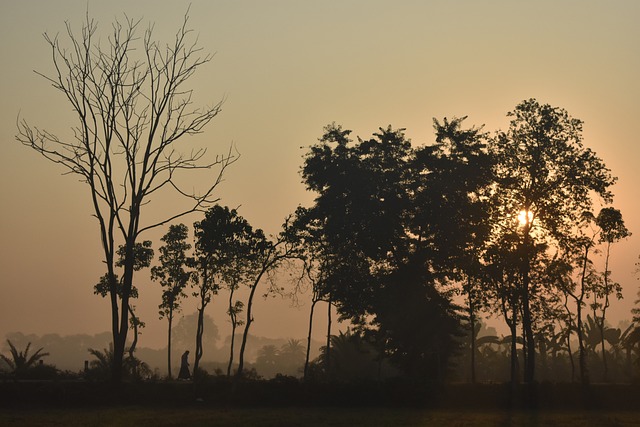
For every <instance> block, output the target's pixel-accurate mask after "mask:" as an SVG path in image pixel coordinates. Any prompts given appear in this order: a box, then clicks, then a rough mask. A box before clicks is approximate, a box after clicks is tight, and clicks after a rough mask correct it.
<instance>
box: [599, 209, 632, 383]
mask: <svg viewBox="0 0 640 427" xmlns="http://www.w3.org/2000/svg"><path fill="white" fill-rule="evenodd" d="M596 224H597V225H598V227H599V228H600V242H601V243H605V244H606V249H605V262H604V273H603V275H602V276H603V283H602V287H601V288H600V289H599V290H600V292H596V294H599V296H600V297H601V298H603V300H604V301H603V302H602V303H600V304H599V307H600V315H599V316H596V314H595V313H594V318H595V319H596V321H597V322H598V327H599V328H600V336H601V348H602V363H603V365H604V380H605V381H607V380H608V375H609V372H608V367H607V353H606V351H605V348H604V342H605V319H606V313H607V308H609V303H610V301H609V297H610V295H611V294H615V295H616V297H617V298H618V299H620V298H622V287H621V286H620V285H619V284H618V283H611V281H610V279H609V275H610V273H611V272H610V271H609V257H610V255H611V245H612V244H613V243H615V242H617V241H618V240H621V239H624V238H626V237H629V236H630V235H631V233H630V232H629V230H627V227H625V225H624V220H623V219H622V214H621V213H620V211H619V210H618V209H615V208H612V207H608V208H603V209H602V210H600V212H599V213H598V217H597V218H596Z"/></svg>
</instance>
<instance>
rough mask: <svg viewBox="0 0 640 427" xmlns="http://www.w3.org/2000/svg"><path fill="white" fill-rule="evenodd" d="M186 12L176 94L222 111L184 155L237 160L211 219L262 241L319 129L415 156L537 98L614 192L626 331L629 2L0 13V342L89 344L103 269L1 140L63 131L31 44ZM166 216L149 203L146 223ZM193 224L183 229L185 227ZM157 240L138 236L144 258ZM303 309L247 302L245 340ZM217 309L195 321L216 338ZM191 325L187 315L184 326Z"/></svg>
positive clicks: (47, 64) (80, 213)
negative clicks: (438, 123)
mask: <svg viewBox="0 0 640 427" xmlns="http://www.w3.org/2000/svg"><path fill="white" fill-rule="evenodd" d="M189 4H190V5H191V6H190V12H189V15H190V18H189V26H190V27H191V28H192V29H193V30H194V35H197V37H198V40H199V44H200V46H201V47H202V48H203V49H204V52H205V53H206V52H208V53H212V54H214V57H213V60H212V61H211V62H210V63H209V64H207V65H206V66H205V67H203V68H201V69H200V71H199V72H198V74H196V75H195V76H194V77H193V79H192V87H193V89H194V95H195V102H196V103H197V104H199V105H212V104H215V103H217V102H218V101H219V100H221V99H224V100H225V101H224V104H223V108H222V112H221V113H220V115H218V116H217V117H216V118H214V119H213V121H212V122H211V123H210V124H209V126H208V127H207V128H206V129H205V132H204V133H202V134H201V135H198V136H196V137H193V138H192V139H193V141H191V142H190V143H193V144H194V145H196V146H198V145H199V146H207V147H209V153H210V154H211V155H214V154H215V153H223V152H226V151H227V150H228V148H229V145H230V144H231V143H233V144H235V146H236V147H237V149H238V150H239V151H240V153H241V158H240V160H239V161H238V162H236V163H235V164H234V165H233V166H232V167H231V168H230V169H228V171H227V173H226V174H225V180H224V182H223V183H222V184H221V185H220V186H219V187H218V189H217V190H216V195H217V197H220V203H221V204H224V205H228V206H231V207H237V208H239V213H240V215H242V216H244V217H245V218H246V219H247V220H248V221H249V222H250V223H251V224H252V225H253V226H254V227H257V228H262V229H264V230H265V231H266V232H267V233H277V232H278V229H279V227H280V225H281V224H282V222H283V220H284V218H285V217H286V216H287V215H288V214H289V213H291V212H293V211H294V210H295V208H296V206H298V205H310V204H311V203H312V201H313V194H311V193H309V192H306V191H305V188H304V185H303V184H302V182H301V177H300V173H299V172H300V167H301V165H302V159H303V155H304V153H305V147H308V146H310V145H312V144H314V143H316V142H317V140H318V138H319V137H320V136H321V134H322V129H323V127H324V126H325V125H327V124H329V123H332V122H336V123H338V124H341V125H342V126H343V127H345V128H347V129H352V130H353V134H354V135H359V136H361V137H363V138H366V137H369V136H371V134H372V133H374V132H376V131H377V130H378V128H379V127H386V126H387V125H392V126H393V127H395V128H406V134H407V136H408V137H409V138H411V140H412V142H413V143H414V144H415V145H421V144H430V143H433V140H434V138H433V128H432V124H433V122H432V119H433V118H434V117H435V118H438V119H442V118H443V117H449V118H451V117H454V116H456V117H461V116H468V118H467V120H466V122H465V123H466V124H468V125H478V126H479V125H485V129H486V130H487V131H490V132H494V131H496V130H498V129H506V127H507V126H508V119H507V117H506V113H507V112H508V111H510V110H512V109H513V108H514V107H515V106H516V105H517V104H518V103H519V102H520V101H522V100H524V99H528V98H536V99H538V101H540V102H541V103H548V104H551V105H553V106H557V107H562V108H564V109H566V110H567V111H568V112H569V113H570V114H571V115H572V116H573V117H575V118H579V119H581V120H583V121H584V132H583V136H584V143H585V145H586V146H588V147H589V148H591V149H593V150H594V151H595V152H596V153H597V154H598V155H599V156H600V157H601V158H602V159H603V160H604V161H605V163H606V165H607V166H608V167H609V168H610V169H611V170H612V172H613V174H614V175H615V176H617V177H618V178H619V180H618V183H617V184H616V186H615V187H614V188H613V192H614V194H615V201H614V206H615V207H617V208H618V209H620V210H621V211H622V214H623V217H624V218H625V221H626V224H627V227H628V228H629V229H630V231H631V232H632V233H635V234H634V235H633V236H632V237H630V238H629V239H627V240H626V241H623V242H621V243H618V244H616V245H615V246H614V248H613V252H612V261H611V270H612V278H613V279H614V280H616V281H618V282H619V283H621V284H622V286H623V289H624V299H623V300H622V301H619V302H618V301H616V302H614V303H613V304H612V306H611V308H610V317H609V318H610V319H611V321H612V323H613V324H614V325H615V324H617V322H619V321H622V320H624V319H629V318H630V309H631V307H632V306H633V305H634V304H633V302H634V300H635V299H636V298H637V296H636V293H637V290H638V284H639V282H638V281H637V275H636V274H635V273H634V271H635V269H636V266H635V263H636V262H637V261H638V255H639V254H640V205H639V202H638V198H637V194H638V191H637V183H638V182H640V167H638V165H637V163H636V162H637V161H638V159H640V144H638V140H637V139H638V136H637V135H638V133H637V131H636V128H637V124H636V123H637V117H638V116H639V113H640V107H639V106H638V99H640V81H639V80H638V76H640V45H639V44H638V41H639V40H640V26H638V25H637V22H638V19H640V2H638V1H635V0H628V1H622V0H618V1H615V0H614V1H608V2H604V1H592V0H576V1H569V0H563V1H557V0H551V1H546V0H541V1H536V2H525V1H512V0H504V1H500V0H493V1H489V0H487V1H480V0H468V1H464V0H458V1H444V0H443V1H429V0H420V1H410V0H404V1H380V0H350V1H337V0H336V1H302V0H289V1H282V0H281V1H259V0H254V1H248V0H247V1H242V0H241V1H221V0H192V1H190V2H186V1H171V2H170V1H163V2H158V1H146V0H145V1H123V0H112V1H109V2H99V1H96V0H88V1H87V0H82V1H75V0H57V1H44V0H42V1H36V0H21V1H18V0H0V32H1V33H0V58H2V67H1V68H0V203H1V206H2V209H0V236H1V238H0V273H1V274H0V336H4V334H6V333H9V332H15V331H21V332H24V333H35V334H45V333H59V334H62V335H66V334H76V333H89V334H94V333H98V332H103V331H106V330H108V329H109V325H110V320H109V316H110V314H109V313H110V307H109V303H108V301H107V300H104V299H102V298H100V297H98V296H95V295H93V285H94V284H95V283H96V281H97V279H98V278H99V277H100V276H101V275H102V274H103V266H102V264H101V251H100V242H99V235H98V228H97V222H96V220H95V219H94V218H92V216H91V206H90V202H89V193H88V190H87V188H86V187H85V186H84V185H83V184H82V183H80V182H79V181H78V179H77V177H74V176H71V175H63V172H64V170H63V169H62V168H61V167H60V166H58V165H55V164H52V163H50V162H48V161H46V160H45V159H43V158H41V157H40V156H39V155H38V154H37V153H35V152H33V151H32V150H30V149H28V148H26V147H23V146H21V145H20V144H19V143H18V142H17V141H16V140H15V134H16V120H17V118H18V116H20V117H21V118H25V119H27V120H29V122H30V123H31V124H33V125H37V126H38V127H41V128H44V129H47V130H49V131H51V132H53V133H55V134H58V135H60V136H63V135H69V132H70V131H69V129H70V127H71V126H72V125H73V124H74V122H73V114H72V112H71V109H70V106H69V105H68V104H67V103H65V100H64V99H63V98H62V96H61V94H60V93H58V92H57V91H55V90H54V89H53V88H52V87H51V86H50V85H49V84H48V83H47V82H46V81H45V80H44V79H43V78H42V77H40V76H38V75H37V74H36V73H34V72H33V71H34V70H36V71H39V72H42V73H44V74H48V73H51V71H52V70H53V68H52V63H51V54H50V51H49V50H48V46H47V44H46V42H45V40H44V39H43V37H42V34H43V33H44V32H47V33H49V34H52V35H53V34H56V33H60V35H61V37H62V36H64V30H65V21H68V22H69V23H70V24H71V25H72V27H73V28H75V29H79V27H80V25H81V22H82V19H83V17H84V15H85V13H86V12H87V8H88V11H89V15H90V16H91V17H92V18H94V19H96V20H97V21H98V23H99V28H101V29H102V30H105V31H106V30H108V29H109V28H110V25H111V23H112V22H113V20H114V19H116V18H120V19H121V18H122V17H123V16H124V14H126V15H127V16H129V17H131V18H136V19H137V18H141V19H142V24H143V29H144V28H146V26H147V25H148V23H154V34H155V36H156V39H158V40H161V41H170V40H171V39H172V37H173V35H174V34H175V31H176V30H177V29H178V27H179V25H180V24H181V23H182V17H183V16H184V14H185V12H186V10H187V8H188V7H189ZM103 34H104V33H103ZM206 178H207V177H204V180H206ZM199 179H200V178H199ZM203 182H204V181H203ZM199 184H200V183H199V182H194V183H193V185H194V188H199V187H200V185H199ZM202 188H204V187H202ZM177 203H179V201H177V200H174V199H159V200H155V201H152V204H151V205H149V206H148V209H149V210H148V212H149V215H153V214H157V213H162V212H164V210H163V209H165V210H166V209H171V208H173V207H174V206H175V205H176V204H177ZM143 219H144V218H143ZM199 219H200V218H199V217H198V215H193V216H191V217H188V218H185V219H183V222H184V223H186V224H187V225H189V226H190V228H191V225H192V224H193V222H194V221H197V220H199ZM163 232H164V230H158V231H156V232H152V233H150V234H149V235H147V236H143V237H144V238H148V239H151V240H153V241H154V247H155V248H156V249H157V248H158V247H159V245H160V242H159V238H160V236H161V235H162V234H163ZM136 284H137V286H138V288H139V290H140V300H138V301H137V306H138V313H139V315H140V316H141V317H142V320H144V321H145V322H146V324H147V327H146V328H145V329H144V331H143V334H142V336H141V337H140V342H139V344H138V345H139V346H143V347H144V346H147V347H155V348H159V347H162V346H164V345H165V341H164V340H165V336H166V323H165V321H160V320H158V315H157V305H158V304H159V303H160V290H159V288H160V287H159V285H158V284H156V283H153V282H151V281H150V280H149V278H148V273H147V272H143V273H141V274H140V275H139V276H137V279H136ZM220 299H221V300H224V296H221V297H220ZM308 300H309V296H308V295H306V296H304V295H303V296H301V299H300V302H301V304H302V306H301V307H291V303H290V302H289V301H284V300H281V299H280V298H269V299H267V300H263V299H260V300H258V301H257V302H256V306H255V314H254V318H255V322H254V323H253V325H252V331H253V333H255V334H257V335H263V336H267V337H274V338H279V337H284V338H288V337H293V338H303V337H304V336H305V335H306V328H307V316H308V310H309V306H310V303H309V301H308ZM223 303H224V302H223V301H220V302H216V301H214V303H213V304H212V305H211V306H210V307H209V308H208V313H209V314H211V315H212V316H213V317H214V319H215V321H216V323H217V324H218V327H219V328H220V331H221V334H223V335H224V334H225V328H227V327H228V324H227V323H226V320H225V316H224V307H223ZM193 310H195V302H194V301H191V302H187V303H186V304H185V312H192V311H193ZM319 317H321V316H319ZM322 322H323V319H318V322H317V324H316V330H317V334H318V335H317V336H318V337H320V336H321V335H322V334H323V333H324V328H325V326H324V325H323V323H322ZM493 322H494V323H498V324H499V323H500V322H501V321H500V320H494V321H493Z"/></svg>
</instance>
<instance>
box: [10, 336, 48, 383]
mask: <svg viewBox="0 0 640 427" xmlns="http://www.w3.org/2000/svg"><path fill="white" fill-rule="evenodd" d="M7 343H9V348H10V352H11V357H8V356H5V355H4V354H0V357H1V358H2V360H4V361H5V362H6V363H7V365H9V368H10V369H11V372H12V373H13V374H14V375H15V376H16V377H18V376H21V375H23V374H24V373H25V372H26V371H28V370H29V369H31V368H33V367H34V366H36V364H37V363H38V362H39V361H40V360H42V358H43V357H45V356H48V355H49V353H42V350H44V348H43V347H41V348H39V349H38V350H37V351H36V352H35V353H33V354H32V355H31V356H29V348H30V347H31V343H30V342H29V343H28V344H27V347H26V348H25V349H24V351H18V350H17V349H16V347H15V346H14V345H13V343H12V342H11V341H9V340H7Z"/></svg>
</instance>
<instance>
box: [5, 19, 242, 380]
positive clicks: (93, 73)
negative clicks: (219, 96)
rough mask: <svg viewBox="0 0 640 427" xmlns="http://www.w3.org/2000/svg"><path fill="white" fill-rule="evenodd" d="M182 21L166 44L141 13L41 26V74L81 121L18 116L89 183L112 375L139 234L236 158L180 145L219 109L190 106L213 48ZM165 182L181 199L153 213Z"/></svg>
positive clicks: (197, 205) (40, 147)
mask: <svg viewBox="0 0 640 427" xmlns="http://www.w3.org/2000/svg"><path fill="white" fill-rule="evenodd" d="M187 24H188V12H187V15H185V17H184V20H183V23H182V25H181V26H180V28H179V29H178V31H177V32H176V35H175V38H174V40H173V41H172V42H170V43H168V44H164V43H160V42H157V41H155V40H154V34H153V26H152V25H151V26H149V27H148V29H147V30H146V31H144V34H143V35H142V37H140V36H139V32H140V31H139V27H140V21H139V20H133V19H129V18H126V17H125V19H124V20H123V21H120V20H116V21H115V22H114V23H113V25H112V26H111V32H110V34H109V35H108V36H102V37H101V36H100V34H99V33H98V31H97V29H98V25H97V23H96V22H95V21H94V20H93V19H91V18H90V17H89V16H88V15H87V17H86V20H85V21H84V23H83V25H82V28H81V30H80V32H79V33H77V32H74V30H73V28H72V26H71V24H69V23H67V26H66V41H65V42H63V41H62V40H61V38H60V37H58V36H51V35H49V34H46V33H45V36H44V37H45V40H46V42H47V44H48V45H49V47H50V49H51V56H52V61H53V73H51V74H45V73H39V72H38V74H39V75H40V76H42V77H44V78H45V79H46V80H47V81H48V82H49V83H51V85H52V86H53V88H54V89H55V90H57V91H58V92H60V93H61V94H62V96H63V98H64V99H65V100H66V101H67V102H68V103H69V104H71V107H72V110H73V112H74V114H75V116H76V119H77V124H76V125H75V126H74V127H73V135H71V136H64V137H59V136H57V135H55V134H54V133H51V132H50V131H48V130H43V129H40V128H37V127H34V126H32V125H30V124H29V123H27V121H26V120H23V119H21V118H18V123H17V126H18V134H17V136H16V138H17V140H18V141H19V142H21V143H22V144H24V145H26V146H27V147H30V148H31V149H33V150H35V151H36V152H38V153H39V154H41V155H42V156H44V157H45V158H46V159H48V160H50V161H52V162H54V163H57V164H60V165H61V166H62V167H63V169H65V170H66V172H67V173H70V174H75V175H77V176H79V177H80V180H81V181H82V182H84V183H85V184H86V185H87V186H88V189H89V197H90V200H91V204H92V207H93V214H94V216H95V218H96V220H97V221H98V226H99V231H100V241H101V243H102V249H103V261H104V263H105V265H106V269H107V277H108V283H109V299H110V302H111V331H112V336H113V344H114V346H113V347H114V361H113V362H114V364H113V367H112V379H113V380H114V381H120V379H121V373H122V357H123V356H122V355H123V352H124V348H125V342H126V338H127V331H128V328H129V315H130V310H129V299H130V298H131V292H132V282H133V274H134V268H133V267H134V263H135V256H134V248H135V245H136V242H138V239H139V238H140V236H141V234H142V233H144V232H145V231H147V230H149V229H152V228H155V227H158V226H161V225H163V224H166V223H168V222H170V221H173V220H175V219H177V218H179V217H182V216H184V215H187V214H189V213H191V212H194V211H198V210H201V209H203V208H206V207H207V206H208V205H209V204H211V203H213V202H214V200H213V191H214V189H215V188H216V186H217V185H218V183H219V182H220V181H221V179H222V174H223V172H224V170H225V169H226V167H228V166H229V165H230V164H231V163H233V161H235V159H236V158H237V156H236V155H235V154H233V153H232V151H231V149H230V151H229V153H228V154H226V155H222V156H216V158H215V159H213V160H211V161H206V157H205V153H206V150H205V149H197V148H196V149H193V148H191V149H189V148H186V147H184V146H183V141H184V139H185V138H184V137H186V136H189V135H195V134H198V133H200V132H202V131H203V129H204V127H205V126H206V125H207V124H208V123H209V122H210V121H211V120H212V119H213V118H214V117H215V116H216V115H217V114H218V113H219V112H220V110H221V102H218V103H216V104H213V106H211V107H205V108H194V107H193V105H192V89H191V88H189V87H188V85H187V83H188V82H189V81H190V78H191V77H192V76H193V75H194V74H195V73H196V71H198V70H199V69H200V67H201V66H203V65H205V64H206V63H208V62H209V61H210V60H211V58H212V56H211V55H204V56H201V48H200V47H199V46H198V45H197V39H196V41H193V40H194V39H193V36H192V34H191V30H190V29H189V28H188V26H187ZM185 148H186V149H185ZM212 168H214V169H216V170H217V172H216V173H215V174H214V177H213V182H210V183H209V184H208V185H207V186H206V187H205V189H204V191H202V192H201V193H200V194H196V193H193V192H190V191H186V190H184V189H182V188H181V186H180V184H179V181H178V180H177V177H178V176H179V175H181V172H183V171H194V170H198V169H212ZM163 190H169V191H175V193H177V194H178V195H179V196H183V197H185V198H186V199H187V203H186V204H185V205H183V207H176V208H175V209H174V210H172V211H169V212H167V213H166V214H165V215H162V216H157V215H158V213H157V212H156V213H155V214H156V216H155V218H156V219H154V220H151V221H149V220H148V219H146V217H145V216H144V215H143V213H144V212H147V211H148V210H149V208H150V205H149V202H150V201H151V196H152V195H158V194H159V193H160V192H163ZM176 206H179V205H176ZM157 218H160V219H157ZM119 242H120V243H119ZM119 244H122V245H123V246H124V248H125V251H124V262H123V267H124V272H123V276H122V286H121V287H120V289H119V286H118V284H117V281H116V279H115V273H114V267H115V262H116V250H117V248H118V245H119Z"/></svg>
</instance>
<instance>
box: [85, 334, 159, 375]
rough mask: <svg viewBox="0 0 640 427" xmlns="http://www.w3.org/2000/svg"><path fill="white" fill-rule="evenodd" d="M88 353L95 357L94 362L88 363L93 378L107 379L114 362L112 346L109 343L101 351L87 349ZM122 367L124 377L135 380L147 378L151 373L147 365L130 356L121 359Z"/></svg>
mask: <svg viewBox="0 0 640 427" xmlns="http://www.w3.org/2000/svg"><path fill="white" fill-rule="evenodd" d="M88 351H89V353H90V354H91V355H92V356H94V357H95V359H94V360H92V361H91V362H89V366H90V367H91V370H92V371H93V372H92V373H93V376H95V377H97V378H99V379H108V378H109V374H110V372H111V367H112V365H113V361H114V357H113V344H111V343H110V344H109V348H105V349H103V350H102V351H100V350H95V349H93V348H90V349H88ZM122 367H123V370H122V371H123V373H124V376H125V377H129V378H132V379H135V380H139V379H142V378H145V377H149V376H151V373H152V372H151V368H149V365H147V364H146V363H145V362H142V361H141V360H140V359H138V358H137V357H133V356H131V355H129V356H128V357H126V358H123V359H122Z"/></svg>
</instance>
